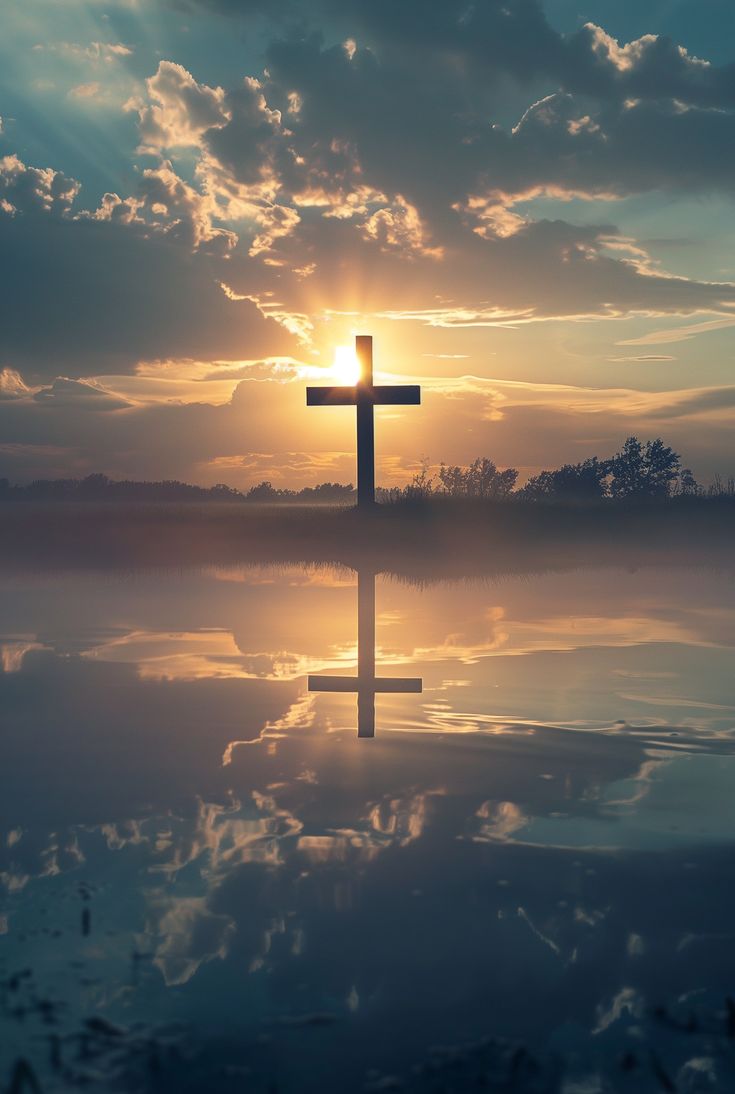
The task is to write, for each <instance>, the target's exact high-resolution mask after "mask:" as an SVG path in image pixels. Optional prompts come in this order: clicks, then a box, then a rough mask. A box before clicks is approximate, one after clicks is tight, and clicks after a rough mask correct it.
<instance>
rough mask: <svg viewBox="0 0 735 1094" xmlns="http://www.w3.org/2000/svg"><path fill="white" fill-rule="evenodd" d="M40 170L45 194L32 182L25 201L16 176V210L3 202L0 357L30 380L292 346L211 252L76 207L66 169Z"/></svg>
mask: <svg viewBox="0 0 735 1094" xmlns="http://www.w3.org/2000/svg"><path fill="white" fill-rule="evenodd" d="M26 174H30V172H26ZM40 175H41V179H42V183H43V188H42V190H41V196H40V197H39V196H38V192H37V189H36V188H34V187H31V186H29V187H26V190H27V191H30V195H29V198H28V201H27V202H26V204H25V206H22V205H21V204H20V202H19V199H18V190H19V188H18V187H16V188H15V189H14V191H13V192H12V194H11V198H12V201H13V205H14V211H12V212H8V211H5V212H3V211H2V210H0V249H2V253H3V263H2V269H1V270H0V357H1V359H2V360H3V363H5V364H7V365H8V366H11V367H12V368H15V369H17V370H19V371H20V372H21V373H22V374H23V376H24V378H25V379H26V380H27V381H28V380H38V379H45V378H49V379H50V378H53V377H54V376H56V375H58V374H59V373H60V372H63V373H64V374H66V375H67V376H70V377H72V378H74V377H79V376H89V375H90V374H99V373H103V372H107V373H110V372H130V371H133V370H134V369H135V366H136V364H137V362H138V361H139V360H141V359H152V358H166V357H170V356H195V357H199V358H201V359H204V360H206V359H212V358H216V357H224V358H228V359H234V360H237V359H247V358H250V357H258V356H262V355H264V354H269V353H284V354H288V353H290V352H292V351H293V349H294V339H293V338H292V337H291V336H290V335H288V334H287V332H286V331H285V330H284V329H283V328H282V327H279V326H278V325H277V324H276V323H275V322H274V321H273V320H270V319H265V318H264V317H263V316H262V314H261V313H260V312H259V311H258V309H257V307H256V305H255V304H253V303H252V302H251V301H249V300H232V299H229V298H228V297H226V296H225V294H224V292H223V291H222V289H221V287H220V285H219V282H218V274H219V270H218V268H217V267H215V266H214V265H213V262H214V261H215V260H214V259H213V258H212V257H211V256H208V255H207V254H201V253H197V254H192V253H191V251H190V248H189V246H188V245H187V244H186V243H183V242H182V241H181V240H180V239H177V238H176V235H175V234H174V235H173V236H169V235H167V234H166V233H163V232H156V231H148V230H147V229H146V227H145V226H144V225H140V224H137V223H131V222H129V221H128V222H126V221H125V219H124V218H123V219H115V218H114V217H113V218H111V219H106V220H98V219H94V218H92V217H86V218H82V219H74V218H73V217H72V216H71V214H70V212H69V209H70V200H69V199H68V198H67V196H66V195H68V194H69V193H70V192H71V189H70V186H71V184H70V183H69V181H68V180H65V179H63V177H62V181H61V182H59V183H57V182H56V173H55V172H53V171H48V172H47V173H46V172H41V173H40ZM46 195H49V196H48V198H47V197H46ZM59 195H61V196H59ZM59 206H60V207H59Z"/></svg>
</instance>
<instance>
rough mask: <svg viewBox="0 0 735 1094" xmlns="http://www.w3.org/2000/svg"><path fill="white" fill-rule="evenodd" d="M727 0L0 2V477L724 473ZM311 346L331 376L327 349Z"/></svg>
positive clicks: (731, 303) (731, 386)
mask: <svg viewBox="0 0 735 1094" xmlns="http://www.w3.org/2000/svg"><path fill="white" fill-rule="evenodd" d="M733 42H735V6H734V5H733V4H732V3H731V0H616V2H615V3H610V2H602V0H595V2H592V0H590V2H584V0H478V2H476V3H472V2H471V0H461V2H455V0H432V2H431V3H430V4H429V3H427V2H426V0H301V2H297V0H64V2H63V3H62V2H60V0H4V3H3V5H2V12H1V13H0V119H1V123H0V254H2V262H1V263H0V477H2V476H6V477H8V478H9V479H10V480H11V481H17V482H27V481H30V480H32V479H34V478H41V477H54V478H55V477H62V476H81V475H85V474H88V473H91V472H103V473H105V474H108V475H110V476H111V477H113V478H129V477H132V478H147V479H158V478H178V479H181V480H184V481H189V482H196V483H201V484H203V485H213V484H215V483H218V482H224V483H228V484H230V485H232V486H235V487H238V488H247V487H248V486H250V485H252V484H254V483H256V482H259V481H261V480H263V479H269V480H270V481H272V482H273V483H274V485H276V486H291V487H295V488H298V487H301V486H304V485H313V484H314V483H316V482H321V481H325V480H336V481H341V482H350V481H353V482H354V480H355V456H354V444H355V437H354V428H355V426H354V411H353V410H351V409H350V408H309V409H307V407H306V401H305V393H304V388H305V385H306V384H307V383H310V384H319V383H334V382H339V381H340V380H341V381H343V382H344V380H345V379H346V377H345V375H344V371H343V367H344V355H343V353H337V352H336V351H337V348H338V347H344V346H350V345H351V344H352V342H353V340H354V335H355V334H356V333H365V334H372V335H373V338H374V349H375V371H376V379H378V380H380V381H381V382H390V381H397V382H400V381H410V382H414V383H415V382H418V383H420V384H421V385H422V392H423V401H422V405H421V407H403V408H390V407H386V408H381V409H380V410H378V411H377V412H376V413H377V415H378V418H379V421H378V425H377V429H376V446H377V459H378V474H377V477H378V481H379V482H380V483H381V484H383V485H385V486H391V485H397V484H401V483H403V482H405V481H407V480H408V479H410V477H411V476H412V475H413V474H414V473H415V471H416V469H417V468H418V466H419V465H420V461H421V459H422V458H424V457H426V458H427V459H428V460H429V461H430V463H431V464H432V465H437V464H439V463H440V462H441V461H445V462H448V463H462V464H466V463H468V462H470V461H471V460H472V459H473V458H474V457H476V456H478V455H483V456H489V457H490V458H491V459H493V460H495V462H496V463H497V464H498V465H499V466H503V467H505V466H514V467H517V468H518V469H519V470H520V480H521V481H522V480H523V479H524V478H525V477H527V476H528V475H531V474H534V473H536V472H537V471H538V470H540V469H542V468H551V467H555V466H558V465H560V464H561V463H564V462H577V461H579V460H582V459H585V458H586V457H587V456H590V455H593V454H597V455H599V456H603V457H604V456H607V455H610V454H612V453H613V452H614V451H616V450H617V449H618V448H619V447H620V446H621V445H622V443H623V441H624V440H625V438H626V437H627V436H628V435H630V434H636V435H638V436H640V437H642V438H644V439H645V438H649V437H656V436H661V437H663V438H664V440H665V441H666V442H667V443H669V444H671V445H673V446H674V447H675V448H676V450H677V451H679V452H680V453H681V454H682V457H683V462H684V463H685V464H686V465H688V466H690V467H692V468H693V470H694V471H695V473H696V474H697V476H698V477H699V478H700V479H701V480H702V481H704V482H707V481H709V480H711V478H712V476H713V475H714V474H715V473H716V472H719V473H720V474H722V475H723V476H727V475H728V474H732V473H733V472H735V433H734V431H733V429H732V418H733V408H734V407H735V383H733V379H732V359H733V348H734V341H733V338H734V331H733V328H735V259H733V254H734V253H735V221H734V220H733V216H732V211H733V210H732V203H733V179H735V171H734V168H735V46H733V44H732V43H733ZM335 362H337V363H335Z"/></svg>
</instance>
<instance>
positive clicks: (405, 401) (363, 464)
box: [306, 334, 421, 509]
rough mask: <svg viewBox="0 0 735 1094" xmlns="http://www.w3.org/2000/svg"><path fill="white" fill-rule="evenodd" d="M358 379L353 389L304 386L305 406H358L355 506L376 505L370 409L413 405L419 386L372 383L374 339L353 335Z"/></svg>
mask: <svg viewBox="0 0 735 1094" xmlns="http://www.w3.org/2000/svg"><path fill="white" fill-rule="evenodd" d="M355 353H356V355H357V360H358V364H359V366H360V376H359V379H358V381H357V383H356V384H355V385H354V387H307V389H306V405H307V406H356V407H357V504H358V506H359V507H360V508H361V509H363V508H366V507H368V508H369V507H370V506H371V505H374V504H375V422H374V419H373V407H376V406H395V405H400V406H416V405H417V404H419V403H420V402H421V388H420V387H419V385H418V384H374V383H373V339H372V336H371V335H369V334H358V335H356V336H355Z"/></svg>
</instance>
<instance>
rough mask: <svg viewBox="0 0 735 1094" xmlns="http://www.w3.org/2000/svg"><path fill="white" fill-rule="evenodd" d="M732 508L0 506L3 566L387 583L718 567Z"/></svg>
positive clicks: (729, 504)
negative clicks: (288, 572) (318, 576)
mask: <svg viewBox="0 0 735 1094" xmlns="http://www.w3.org/2000/svg"><path fill="white" fill-rule="evenodd" d="M733 533H735V503H733V501H732V500H730V499H708V498H674V499H670V500H668V501H665V502H661V503H651V502H648V503H645V504H637V505H634V504H630V503H627V504H626V503H616V502H610V501H605V502H601V503H599V504H597V505H585V506H579V505H562V504H559V503H556V504H539V503H523V502H519V501H516V500H508V501H504V502H495V503H493V502H477V501H471V500H465V499H456V500H452V499H447V498H442V499H433V500H431V501H427V502H419V503H416V502H413V503H411V504H390V505H385V506H379V507H376V509H375V511H374V512H368V513H359V512H357V510H355V509H353V508H342V507H335V508H329V507H324V506H320V507H307V506H295V505H288V506H278V505H273V506H271V505H263V506H260V505H257V506H256V505H248V506H243V505H241V504H237V503H222V504H219V503H208V504H203V505H202V504H189V503H185V504H176V503H172V504H155V505H145V504H144V505H141V504H126V503H114V504H95V503H86V504H80V505H75V504H68V503H60V504H52V503H46V504H39V505H37V504H27V503H21V504H6V505H2V506H0V561H1V562H2V563H3V565H4V566H5V567H6V569H7V568H11V569H14V570H15V569H22V570H28V569H31V570H33V569H49V568H50V569H53V570H59V571H63V570H67V569H95V570H100V569H108V568H110V569H114V568H128V569H129V568H140V567H145V568H151V567H159V566H181V567H190V566H202V565H217V564H219V565H232V564H236V563H264V562H277V563H278V562H283V563H288V562H306V563H330V562H331V563H339V564H343V565H347V566H351V567H357V566H367V567H372V568H374V569H375V570H377V571H389V572H393V573H397V574H406V575H419V576H420V575H421V574H422V573H425V574H426V575H427V576H429V575H432V574H439V575H441V574H446V575H452V574H455V573H456V574H471V573H488V574H490V573H502V572H524V571H529V572H530V571H538V570H544V569H557V568H566V567H574V566H580V565H592V564H599V565H616V564H623V565H656V564H682V565H686V564H698V565H713V566H718V567H727V568H730V567H732V566H733V565H734V564H735V552H733V546H732V542H733Z"/></svg>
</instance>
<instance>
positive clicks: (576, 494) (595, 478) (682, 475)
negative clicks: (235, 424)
mask: <svg viewBox="0 0 735 1094" xmlns="http://www.w3.org/2000/svg"><path fill="white" fill-rule="evenodd" d="M517 479H518V471H517V470H516V469H515V468H514V467H506V468H504V469H503V470H500V469H499V468H498V467H497V465H496V464H495V463H494V462H493V461H492V460H491V459H489V458H488V457H487V456H478V457H477V458H476V459H475V460H473V461H472V463H470V464H468V465H467V466H466V467H461V466H458V465H454V464H445V463H442V464H441V465H440V467H439V471H438V472H437V474H436V475H434V474H432V472H431V463H430V461H429V459H428V457H426V456H424V457H422V459H421V462H420V465H419V470H418V471H417V472H416V474H415V475H414V476H413V478H412V480H411V482H410V483H408V485H407V486H404V487H392V488H390V489H385V488H381V487H378V489H377V491H376V497H377V499H378V501H381V502H387V503H394V504H406V503H411V504H422V503H424V502H428V501H430V500H433V499H442V498H464V499H474V500H476V501H488V502H503V501H506V500H513V501H514V502H531V503H539V502H540V503H543V502H550V503H555V502H561V503H573V504H577V505H584V504H596V503H598V502H600V501H602V500H604V499H611V500H620V501H646V500H648V501H655V500H660V499H665V498H671V497H677V498H684V497H686V498H695V497H708V498H727V499H733V498H735V480H734V479H733V478H729V479H727V480H726V481H723V479H722V478H721V477H720V476H719V475H715V478H714V481H713V482H712V484H711V486H709V487H708V488H707V489H706V490H705V489H704V488H703V487H702V486H700V484H699V483H698V482H697V480H696V478H695V477H694V475H693V473H692V471H691V469H690V468H688V467H682V466H681V458H680V456H679V454H678V453H677V452H674V450H673V449H672V448H670V447H668V445H665V444H664V442H663V441H662V440H661V438H660V437H657V438H656V439H655V440H649V441H641V440H639V439H638V438H637V437H628V439H627V440H626V442H625V444H624V445H623V447H622V448H621V449H620V451H619V452H616V453H615V455H613V456H611V457H610V458H609V459H599V458H598V457H597V456H590V457H589V458H588V459H586V460H583V461H582V462H581V463H567V464H564V465H563V466H562V467H559V468H556V469H555V470H544V471H541V472H539V474H538V475H534V476H532V477H531V478H530V479H529V480H528V482H526V483H525V484H524V485H523V486H522V487H520V489H515V486H516V481H517ZM355 500H356V494H355V489H354V487H353V485H352V483H347V484H344V483H339V482H322V483H319V484H318V485H317V486H305V487H303V488H302V489H301V490H290V489H288V488H286V487H277V486H274V485H273V483H272V482H270V481H269V480H267V479H264V480H263V482H259V483H258V484H257V485H255V486H253V487H251V488H250V489H249V490H248V491H247V492H243V491H240V490H236V489H235V488H234V487H232V486H227V485H226V484H225V483H217V485H216V486H210V487H206V486H193V485H191V484H190V483H185V482H178V481H177V480H175V479H166V480H164V481H161V482H139V481H134V480H120V481H117V480H114V479H110V478H108V477H107V475H103V474H94V475H87V477H86V478H84V479H37V480H35V481H34V482H31V483H28V484H27V485H25V486H14V485H12V484H11V483H10V482H9V480H8V479H7V478H0V501H38V502H46V501H76V502H80V501H83V502H86V501H97V502H99V501H104V502H108V501H130V502H185V501H189V502H191V501H195V502H208V501H220V502H222V501H225V502H259V503H280V502H297V503H301V504H325V503H327V504H335V503H339V504H351V503H354V502H355Z"/></svg>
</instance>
